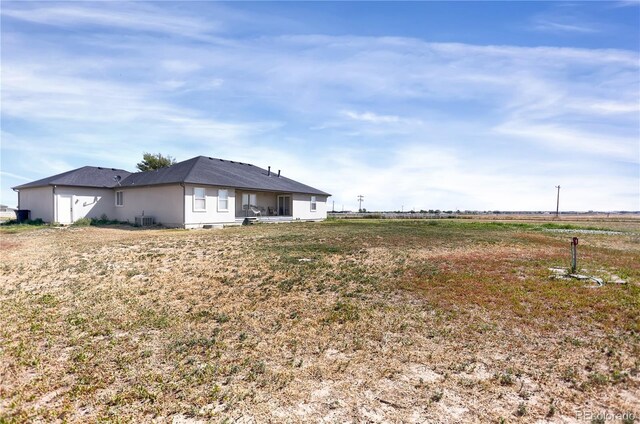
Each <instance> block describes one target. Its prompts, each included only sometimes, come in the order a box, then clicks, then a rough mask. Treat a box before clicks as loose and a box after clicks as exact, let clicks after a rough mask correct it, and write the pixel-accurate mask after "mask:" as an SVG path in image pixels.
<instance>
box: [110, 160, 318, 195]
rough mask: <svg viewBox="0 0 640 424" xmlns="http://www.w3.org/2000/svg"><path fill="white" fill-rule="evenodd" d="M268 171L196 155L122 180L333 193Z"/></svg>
mask: <svg viewBox="0 0 640 424" xmlns="http://www.w3.org/2000/svg"><path fill="white" fill-rule="evenodd" d="M267 174H268V172H267V170H266V169H262V168H258V167H257V166H253V165H251V164H248V163H242V162H234V161H229V160H223V159H217V158H210V157H205V156H197V157H195V158H192V159H188V160H185V161H183V162H179V163H176V164H175V165H172V166H169V167H167V168H161V169H158V170H156V171H146V172H138V173H135V174H131V175H129V176H128V177H127V178H125V179H123V180H122V181H121V182H120V184H121V185H122V187H139V186H149V185H159V184H176V183H189V184H203V185H215V186H222V187H233V188H246V189H253V190H262V191H277V192H283V193H305V194H318V195H322V196H329V195H330V194H329V193H325V192H324V191H321V190H318V189H316V188H313V187H310V186H308V185H305V184H302V183H299V182H297V181H294V180H291V179H289V178H286V177H283V176H282V175H281V176H280V177H278V176H277V173H274V172H271V175H267Z"/></svg>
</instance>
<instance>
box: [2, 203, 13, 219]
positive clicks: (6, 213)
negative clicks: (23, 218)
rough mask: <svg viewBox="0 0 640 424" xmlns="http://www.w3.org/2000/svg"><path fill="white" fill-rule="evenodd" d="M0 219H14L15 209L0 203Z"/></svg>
mask: <svg viewBox="0 0 640 424" xmlns="http://www.w3.org/2000/svg"><path fill="white" fill-rule="evenodd" d="M0 219H16V210H15V209H14V208H10V207H9V206H7V205H0Z"/></svg>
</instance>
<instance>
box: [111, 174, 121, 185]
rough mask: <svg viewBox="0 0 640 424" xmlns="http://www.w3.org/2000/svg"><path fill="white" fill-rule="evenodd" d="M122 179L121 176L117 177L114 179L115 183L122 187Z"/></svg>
mask: <svg viewBox="0 0 640 424" xmlns="http://www.w3.org/2000/svg"><path fill="white" fill-rule="evenodd" d="M121 179H122V177H121V176H120V175H116V176H115V177H113V181H115V182H116V184H118V185H120V180H121Z"/></svg>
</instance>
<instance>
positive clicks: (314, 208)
mask: <svg viewBox="0 0 640 424" xmlns="http://www.w3.org/2000/svg"><path fill="white" fill-rule="evenodd" d="M309 210H310V211H311V212H318V198H317V196H311V199H310V201H309Z"/></svg>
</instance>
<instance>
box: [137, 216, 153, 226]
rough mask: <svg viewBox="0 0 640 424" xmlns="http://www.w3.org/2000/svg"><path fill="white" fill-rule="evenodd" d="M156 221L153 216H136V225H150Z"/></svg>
mask: <svg viewBox="0 0 640 424" xmlns="http://www.w3.org/2000/svg"><path fill="white" fill-rule="evenodd" d="M154 223H155V220H154V219H153V217H152V216H144V215H141V216H136V227H148V226H150V225H153V224H154Z"/></svg>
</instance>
